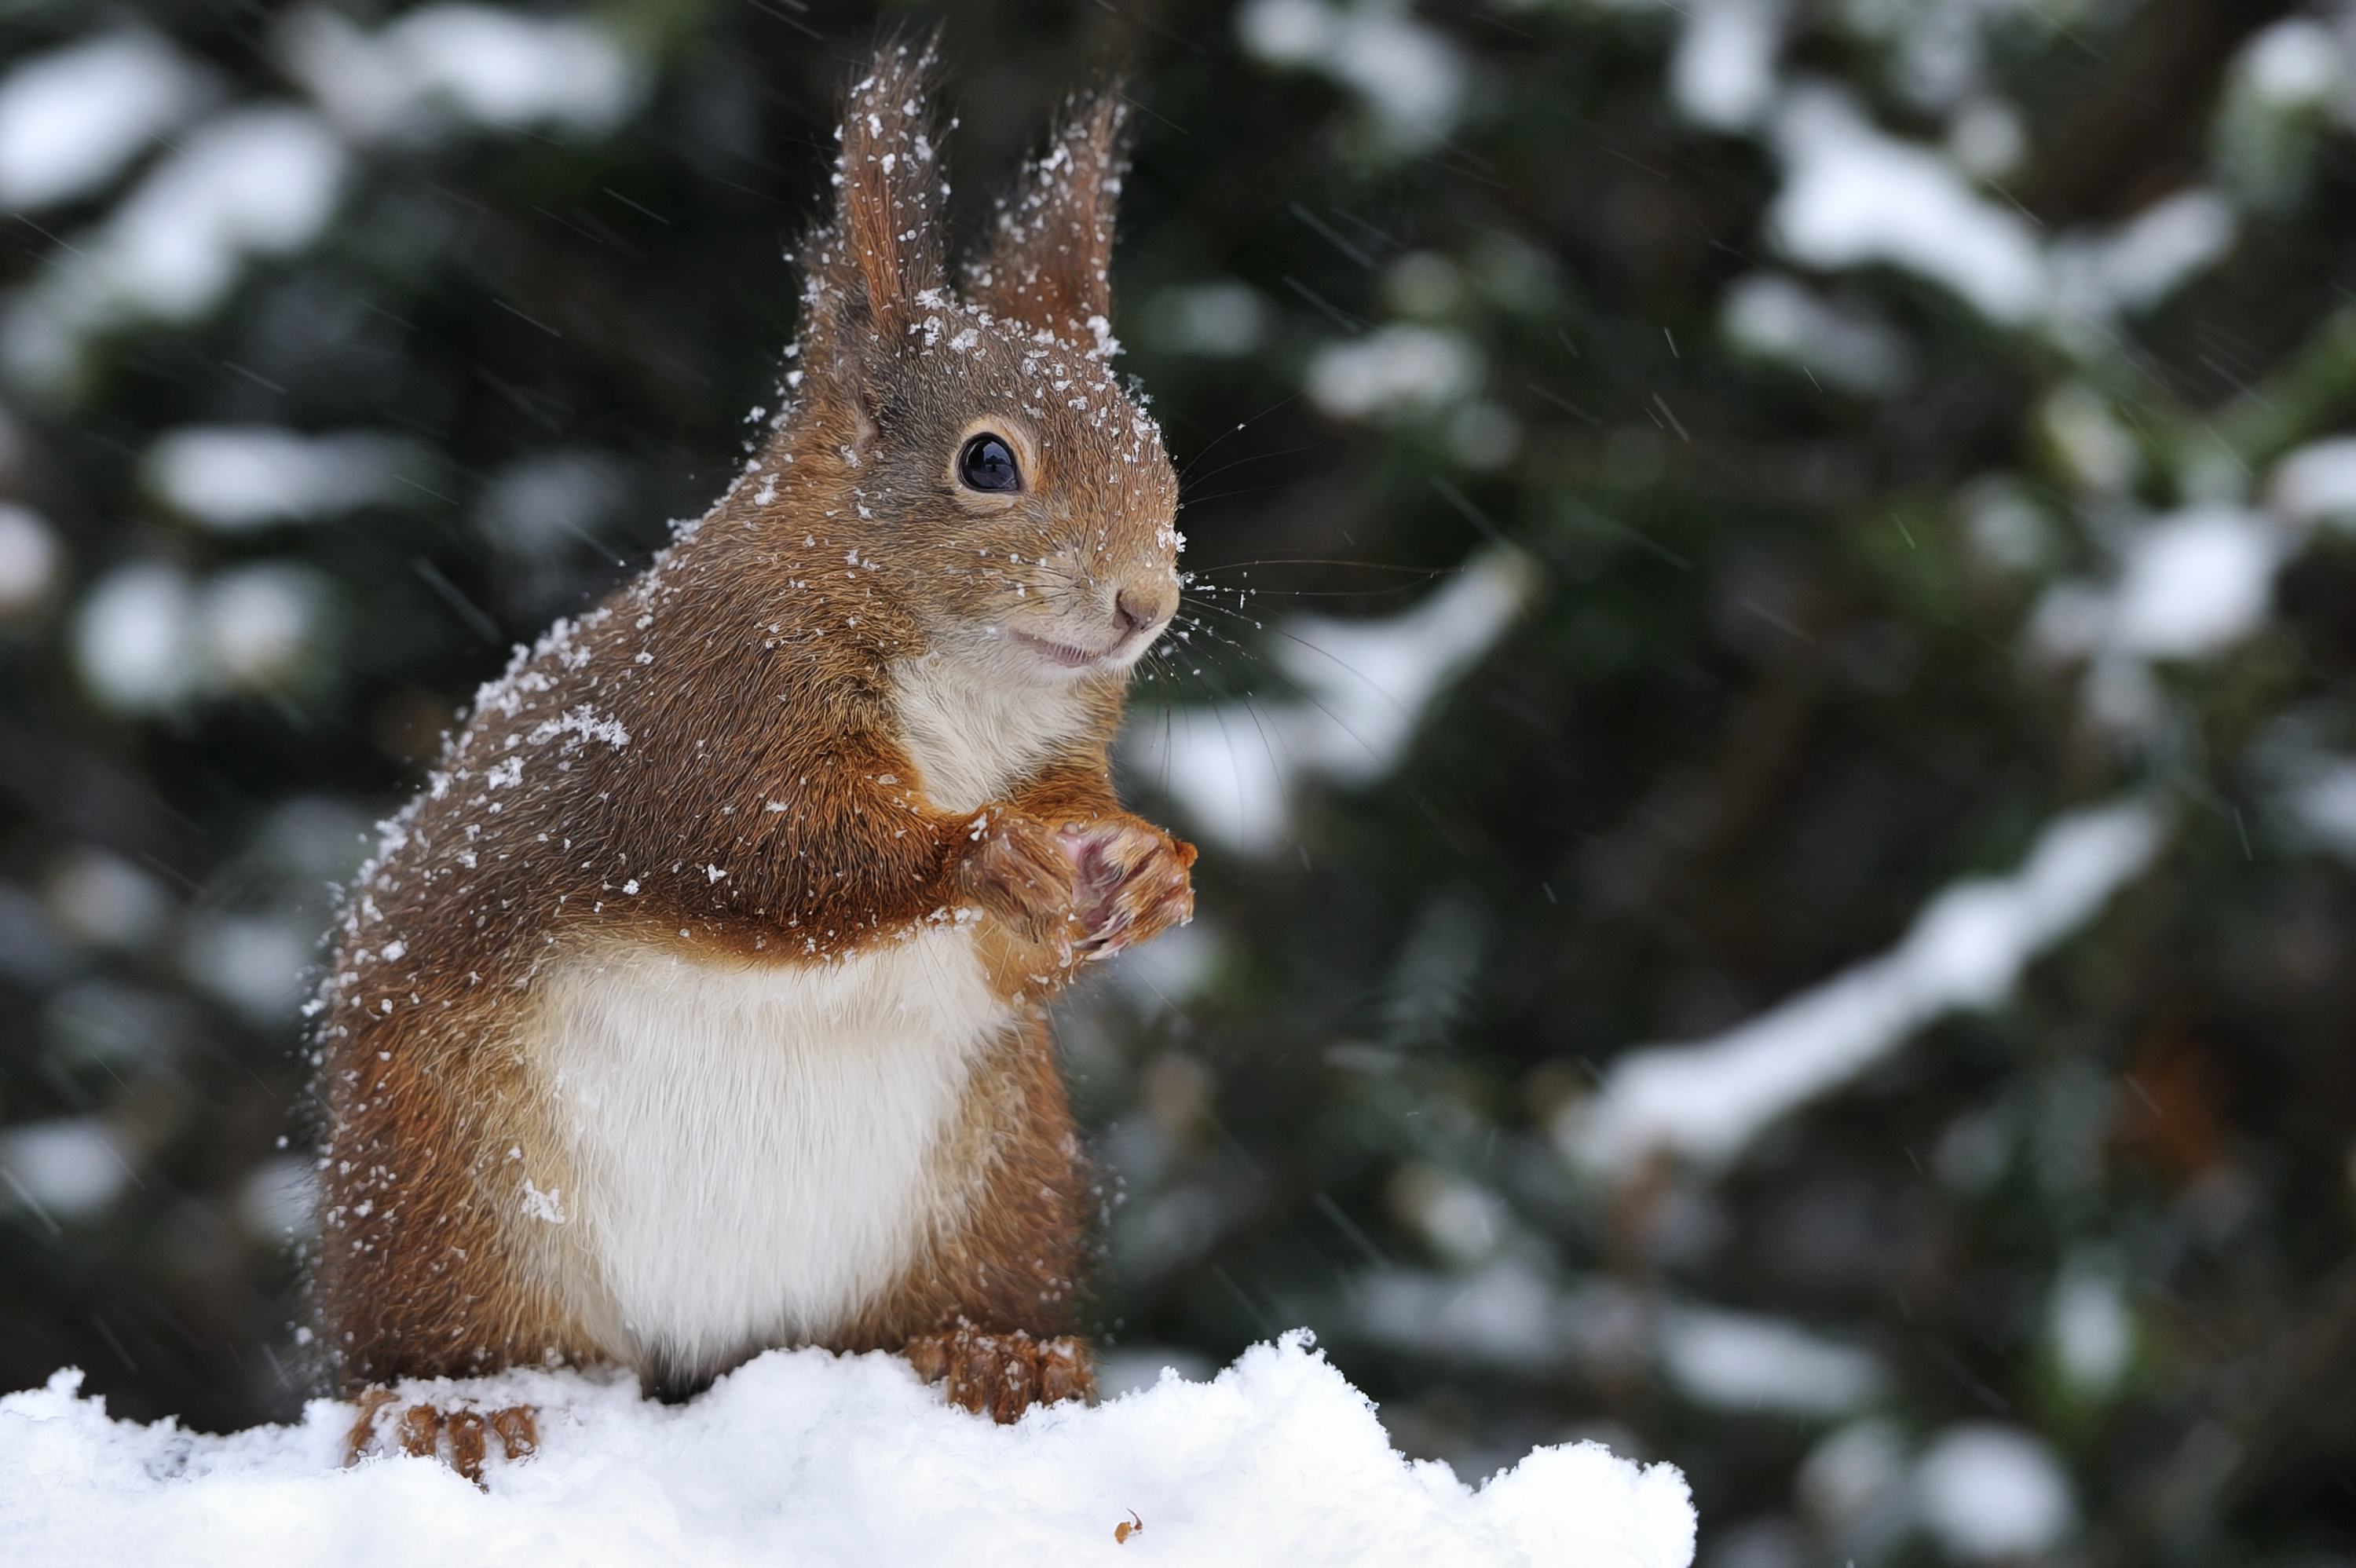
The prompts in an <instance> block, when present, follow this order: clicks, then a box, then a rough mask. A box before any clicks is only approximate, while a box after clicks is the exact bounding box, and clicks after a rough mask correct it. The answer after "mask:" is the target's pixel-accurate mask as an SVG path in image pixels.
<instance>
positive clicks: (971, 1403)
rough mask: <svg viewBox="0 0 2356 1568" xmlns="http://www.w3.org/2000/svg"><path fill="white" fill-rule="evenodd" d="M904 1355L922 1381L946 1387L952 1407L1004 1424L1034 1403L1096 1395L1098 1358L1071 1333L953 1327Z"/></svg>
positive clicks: (910, 1346) (925, 1337)
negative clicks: (1045, 1335) (1039, 1334)
mask: <svg viewBox="0 0 2356 1568" xmlns="http://www.w3.org/2000/svg"><path fill="white" fill-rule="evenodd" d="M900 1353H901V1354H902V1355H903V1356H905V1357H906V1358H907V1360H908V1364H909V1365H910V1366H912V1367H914V1368H915V1369H916V1375H917V1376H918V1377H920V1378H922V1379H923V1380H924V1381H926V1382H928V1383H930V1382H937V1383H940V1384H942V1385H943V1389H942V1392H943V1395H944V1397H946V1398H947V1399H948V1403H951V1404H954V1405H956V1406H958V1408H960V1409H962V1410H969V1411H971V1412H972V1413H974V1414H976V1415H984V1414H986V1415H988V1416H989V1417H990V1418H991V1420H993V1421H996V1422H998V1423H1000V1424H1006V1423H1009V1422H1012V1421H1015V1420H1018V1419H1020V1418H1021V1416H1022V1414H1023V1412H1024V1411H1026V1410H1028V1409H1030V1408H1031V1407H1032V1406H1033V1405H1034V1404H1055V1403H1061V1402H1062V1401H1065V1400H1069V1399H1076V1400H1093V1399H1094V1398H1095V1397H1096V1389H1097V1380H1096V1363H1095V1360H1094V1358H1093V1357H1092V1356H1091V1355H1090V1354H1089V1352H1088V1346H1087V1340H1085V1339H1077V1338H1075V1337H1073V1336H1071V1335H1061V1336H1057V1337H1055V1338H1050V1339H1042V1338H1039V1337H1037V1336H1034V1335H1032V1334H1028V1333H1025V1332H1023V1330H1021V1329H1015V1330H1013V1331H1012V1332H1009V1333H996V1334H994V1333H985V1332H983V1331H982V1330H980V1329H977V1328H953V1329H950V1330H948V1332H947V1333H941V1334H922V1335H919V1336H917V1337H916V1339H911V1340H909V1341H908V1343H907V1344H906V1346H905V1347H904V1348H903V1349H902V1350H901V1352H900Z"/></svg>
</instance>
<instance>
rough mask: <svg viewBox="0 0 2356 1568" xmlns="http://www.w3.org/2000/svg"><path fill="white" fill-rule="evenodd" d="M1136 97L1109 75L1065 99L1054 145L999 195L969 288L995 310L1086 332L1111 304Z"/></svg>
mask: <svg viewBox="0 0 2356 1568" xmlns="http://www.w3.org/2000/svg"><path fill="white" fill-rule="evenodd" d="M1128 133H1129V106H1128V104H1127V103H1125V102H1124V101H1122V99H1121V95H1120V84H1119V82H1118V81H1108V82H1107V83H1105V84H1104V85H1103V86H1102V87H1101V88H1099V89H1098V90H1097V91H1096V92H1095V93H1094V94H1092V95H1090V96H1088V97H1087V98H1085V99H1076V100H1074V101H1073V102H1071V103H1070V104H1069V105H1067V106H1066V110H1065V112H1064V115H1063V118H1062V119H1061V120H1060V121H1059V122H1058V123H1057V124H1056V127H1055V134H1054V135H1053V136H1051V137H1049V138H1048V142H1047V150H1046V151H1045V153H1044V154H1043V155H1040V156H1039V157H1037V158H1035V159H1033V161H1032V162H1031V164H1030V165H1028V166H1027V167H1025V168H1024V169H1023V173H1022V174H1021V175H1020V176H1018V177H1017V178H1016V181H1015V185H1014V189H1013V191H1012V194H1010V195H1009V196H1008V197H1006V199H1005V200H1003V201H1001V202H1000V203H999V204H998V221H997V225H996V232H995V234H994V235H993V236H992V239H991V244H990V248H989V250H988V251H986V252H985V253H984V254H983V256H982V257H981V259H980V260H979V261H975V262H974V263H973V264H972V265H971V266H969V267H968V268H967V270H966V278H965V294H966V297H967V298H969V299H970V300H972V301H973V302H974V303H975V304H979V305H980V306H982V307H983V308H984V309H986V310H989V311H990V312H991V313H992V314H994V315H1001V316H1007V317H1011V318H1012V319H1013V320H1015V321H1019V322H1023V323H1024V324H1026V325H1031V326H1034V327H1044V328H1046V329H1047V330H1048V331H1050V332H1054V333H1057V334H1059V335H1063V336H1076V337H1078V338H1080V339H1082V340H1086V339H1087V338H1089V337H1091V336H1098V334H1095V333H1093V332H1092V330H1091V325H1090V324H1091V322H1092V321H1104V320H1107V319H1108V318H1109V317H1110V315H1111V314H1112V282H1111V277H1112V229H1113V209H1114V208H1115V207H1116V206H1117V205H1118V203H1119V197H1120V182H1121V177H1122V176H1123V175H1125V174H1126V173H1127V172H1128V169H1129V134H1128Z"/></svg>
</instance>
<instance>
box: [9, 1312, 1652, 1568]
mask: <svg viewBox="0 0 2356 1568" xmlns="http://www.w3.org/2000/svg"><path fill="white" fill-rule="evenodd" d="M79 1384H80V1373H78V1372H71V1371H67V1372H59V1374H58V1375H57V1376H56V1377H54V1378H52V1379H51V1380H50V1381H49V1385H48V1387H47V1388H46V1389H39V1390H34V1391H31V1392H25V1393H17V1394H11V1395H8V1396H7V1397H5V1398H0V1475H5V1476H7V1477H9V1484H8V1485H7V1486H5V1487H4V1488H0V1540H5V1541H7V1542H8V1543H9V1551H8V1553H7V1555H8V1560H9V1561H10V1562H11V1563H19V1564H25V1565H27V1568H30V1565H33V1564H44V1563H84V1562H99V1561H113V1562H132V1563H155V1562H171V1563H184V1564H209V1563H220V1564H224V1565H227V1564H245V1563H256V1562H262V1563H277V1564H290V1565H291V1564H302V1563H333V1564H335V1565H336V1568H367V1565H369V1564H373V1563H385V1564H397V1565H399V1568H413V1565H414V1564H416V1563H432V1562H442V1561H466V1562H491V1563H496V1562H509V1561H513V1562H531V1563H680V1562H694V1563H862V1564H866V1563H952V1562H953V1563H958V1565H959V1568H989V1565H991V1564H994V1563H1007V1564H1031V1563H1086V1562H1105V1563H1124V1564H1133V1563H1283V1564H1286V1565H1287V1568H1313V1565H1314V1564H1318V1563H1350V1564H1354V1565H1355V1564H1365V1563H1413V1564H1418V1565H1426V1564H1435V1563H1496V1564H1515V1563H1529V1564H1539V1563H1564V1564H1577V1565H1578V1568H1686V1565H1687V1563H1690V1562H1691V1561H1692V1558H1693V1546H1694V1516H1693V1510H1692V1508H1691V1505H1690V1504H1689V1502H1688V1500H1687V1492H1686V1485H1685V1480H1684V1477H1681V1476H1680V1475H1678V1473H1677V1472H1676V1470H1675V1469H1673V1468H1671V1467H1668V1466H1665V1465H1655V1466H1653V1467H1648V1468H1639V1467H1637V1466H1634V1465H1633V1464H1630V1463H1629V1462H1627V1461H1626V1460H1623V1459H1619V1458H1615V1457H1614V1456H1612V1454H1610V1453H1609V1452H1607V1451H1606V1450H1605V1449H1603V1448H1602V1447H1601V1446H1599V1445H1594V1444H1591V1443H1580V1444H1565V1445H1559V1446H1554V1447H1545V1448H1540V1449H1538V1450H1537V1451H1536V1452H1535V1453H1533V1454H1531V1455H1529V1456H1527V1457H1526V1458H1524V1459H1523V1460H1522V1461H1521V1463H1520V1464H1518V1465H1516V1466H1515V1467H1513V1468H1512V1469H1510V1470H1507V1471H1505V1472H1504V1473H1502V1474H1500V1475H1498V1476H1496V1477H1493V1478H1492V1479H1490V1480H1488V1481H1487V1482H1486V1483H1484V1484H1483V1485H1482V1486H1480V1487H1478V1488H1472V1487H1468V1486H1466V1485H1465V1484H1464V1483H1462V1482H1461V1481H1459V1480H1458V1479H1457V1478H1456V1476H1455V1475H1454V1473H1453V1472H1452V1471H1451V1470H1450V1469H1449V1467H1447V1466H1446V1465H1444V1464H1438V1463H1431V1462H1417V1461H1409V1460H1406V1459H1403V1458H1402V1457H1401V1456H1399V1455H1398V1454H1397V1453H1395V1452H1394V1451H1393V1450H1392V1448H1391V1445H1390V1439H1389V1438H1388V1437H1387V1435H1385V1434H1384V1432H1383V1428H1382V1426H1381V1424H1380V1423H1379V1422H1378V1421H1377V1420H1376V1413H1375V1407H1374V1405H1373V1404H1372V1403H1370V1402H1369V1401H1368V1400H1367V1399H1366V1398H1365V1395H1363V1394H1361V1393H1359V1392H1357V1391H1356V1390H1355V1389H1354V1388H1352V1387H1351V1386H1350V1385H1349V1383H1347V1382H1346V1381H1344V1380H1343V1378H1342V1375H1341V1374H1340V1373H1339V1372H1337V1371H1334V1370H1333V1367H1332V1366H1330V1365H1328V1364H1327V1362H1326V1361H1325V1360H1324V1358H1323V1356H1322V1355H1320V1354H1318V1353H1316V1352H1315V1351H1313V1350H1312V1349H1309V1346H1308V1337H1307V1336H1306V1335H1305V1334H1292V1335H1288V1336H1286V1337H1285V1338H1284V1339H1281V1340H1280V1341H1279V1342H1278V1343H1277V1344H1275V1345H1260V1346H1255V1347H1254V1348H1253V1349H1250V1350H1248V1351H1247V1352H1246V1353H1245V1354H1244V1356H1243V1357H1242V1358H1241V1359H1240V1360H1237V1362H1236V1364H1235V1365H1234V1366H1232V1367H1230V1368H1229V1369H1227V1370H1226V1371H1224V1372H1222V1373H1220V1374H1219V1376H1218V1377H1217V1378H1216V1379H1215V1380H1214V1381H1210V1382H1207V1383H1200V1382H1188V1381H1184V1380H1183V1379H1181V1378H1179V1377H1178V1376H1177V1375H1176V1374H1175V1373H1173V1372H1164V1373H1163V1374H1162V1381H1160V1382H1159V1383H1157V1384H1155V1385H1154V1386H1152V1387H1151V1388H1147V1389H1143V1390H1141V1391H1139V1392H1134V1393H1131V1394H1128V1395H1126V1396H1124V1397H1121V1398H1118V1399H1113V1400H1109V1401H1108V1402H1107V1403H1104V1404H1101V1405H1099V1406H1098V1407H1096V1408H1094V1409H1085V1408H1082V1407H1079V1406H1057V1407H1052V1408H1046V1409H1035V1410H1033V1411H1032V1412H1031V1413H1029V1414H1028V1415H1026V1416H1025V1417H1023V1420H1022V1421H1021V1422H1020V1423H1018V1424H1015V1425H1012V1426H1008V1427H1001V1426H997V1425H995V1424H991V1423H990V1422H987V1421H980V1420H977V1419H975V1418H974V1417H972V1416H970V1415H968V1414H966V1413H964V1412H962V1411H958V1410H954V1409H951V1408H949V1407H948V1406H946V1405H944V1404H943V1403H941V1401H940V1396H939V1394H938V1392H937V1391H935V1390H932V1389H928V1388H926V1387H925V1386H924V1385H922V1384H920V1383H918V1382H917V1381H916V1377H915V1375H914V1374H913V1373H912V1372H911V1371H909V1370H908V1368H907V1365H906V1363H905V1362H904V1361H901V1360H898V1359H897V1358H894V1357H890V1356H883V1355H869V1356H847V1357H836V1356H831V1355H829V1354H827V1353H826V1352H824V1351H820V1350H773V1351H770V1352H769V1353H767V1354H766V1355H764V1356H762V1357H760V1358H758V1359H757V1360H754V1361H751V1362H749V1363H747V1364H746V1365H745V1366H744V1367H743V1368H741V1369H739V1370H738V1371H735V1372H734V1373H732V1374H731V1375H729V1376H728V1377H726V1378H723V1380H721V1381H720V1382H719V1383H718V1384H717V1385H716V1386H715V1387H714V1388H713V1389H712V1391H711V1392H709V1393H707V1394H705V1395H703V1396H702V1397H701V1398H699V1399H697V1400H695V1401H694V1402H693V1403H690V1404H686V1405H681V1406H665V1405H661V1404H658V1403H652V1402H650V1401H646V1400H642V1399H640V1398H639V1396H638V1392H637V1387H636V1385H635V1383H633V1382H630V1381H626V1380H621V1379H617V1378H616V1377H613V1376H611V1375H605V1376H598V1375H593V1374H583V1373H577V1372H549V1371H524V1372H509V1373H505V1374H502V1375H500V1376H498V1377H496V1378H487V1379H481V1380H477V1381H469V1382H464V1383H455V1384H453V1383H438V1384H432V1385H417V1387H416V1389H415V1390H414V1391H413V1392H421V1393H425V1394H427V1395H428V1396H429V1397H434V1398H437V1399H440V1400H442V1401H443V1402H444V1403H455V1401H457V1400H460V1399H466V1400H472V1401H474V1402H476V1403H480V1404H481V1405H483V1406H485V1407H490V1406H496V1405H503V1404H509V1403H531V1404H535V1405H537V1406H538V1407H539V1409H540V1412H541V1415H540V1432H541V1454H540V1456H539V1457H537V1458H535V1459H532V1460H530V1461H528V1462H525V1463H522V1464H506V1463H503V1462H502V1461H500V1460H498V1459H497V1458H494V1459H493V1460H492V1461H491V1463H490V1468H489V1471H488V1474H487V1491H477V1489H476V1488H474V1487H473V1486H471V1485H469V1484H468V1483H466V1481H464V1480H461V1479H460V1478H459V1477H457V1476H456V1475H455V1474H454V1473H452V1472H451V1471H450V1470H448V1469H447V1468H445V1467H443V1466H442V1465H440V1464H438V1463H436V1462H433V1461H428V1460H423V1459H409V1458H381V1459H369V1460H364V1461H363V1462H362V1463H361V1464H360V1465H359V1466H358V1467H354V1468H351V1469H344V1468H341V1467H339V1461H340V1460H341V1458H342V1450H343V1442H344V1434H345V1432H346V1430H347V1429H348V1427H349V1426H350V1424H351V1421H352V1414H353V1409H352V1406H350V1405H349V1404H346V1403H339V1402H337V1401H333V1400H316V1401H313V1402H312V1403H311V1404H310V1405H309V1406H308V1407H307V1409H306V1410H305V1413H304V1418H303V1420H302V1422H301V1423H300V1424H297V1425H293V1426H264V1427H257V1428H255V1429H254V1430H252V1431H250V1432H241V1433H235V1434H231V1435H228V1436H220V1437H214V1436H204V1435H196V1434H191V1433H187V1432H183V1431H181V1430H179V1429H178V1427H177V1425H176V1424H173V1423H170V1422H164V1423H159V1424H155V1425H153V1426H142V1425H138V1424H134V1423H130V1422H120V1421H113V1420H110V1419H109V1418H108V1417H107V1414H106V1411H105V1406H104V1403H103V1402H102V1401H99V1400H95V1399H85V1398H82V1397H80V1394H79V1393H78V1392H76V1391H77V1388H78V1385H79ZM494 1447H495V1448H496V1445H494ZM1132 1518H1134V1519H1137V1520H1143V1521H1144V1525H1145V1528H1144V1530H1143V1531H1141V1532H1138V1533H1134V1534H1131V1535H1130V1538H1129V1540H1128V1541H1125V1542H1117V1541H1115V1539H1114V1530H1115V1527H1116V1526H1118V1525H1119V1524H1120V1523H1122V1522H1124V1521H1128V1520H1131V1519H1132Z"/></svg>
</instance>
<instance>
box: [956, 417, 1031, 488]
mask: <svg viewBox="0 0 2356 1568" xmlns="http://www.w3.org/2000/svg"><path fill="white" fill-rule="evenodd" d="M958 478H959V479H961V480H963V481H964V482H965V487H966V488H967V489H969V490H989V491H993V492H1003V491H1009V490H1020V489H1022V488H1023V470H1021V469H1020V468H1017V467H1016V466H1015V465H1014V449H1013V448H1012V447H1011V446H1009V445H1007V444H1006V442H1005V439H1004V438H1003V437H1001V436H995V435H991V434H990V433H989V432H986V431H985V432H983V433H981V434H980V435H978V436H975V437H974V438H973V439H972V440H971V441H969V442H967V443H965V450H964V451H963V452H961V453H958Z"/></svg>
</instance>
